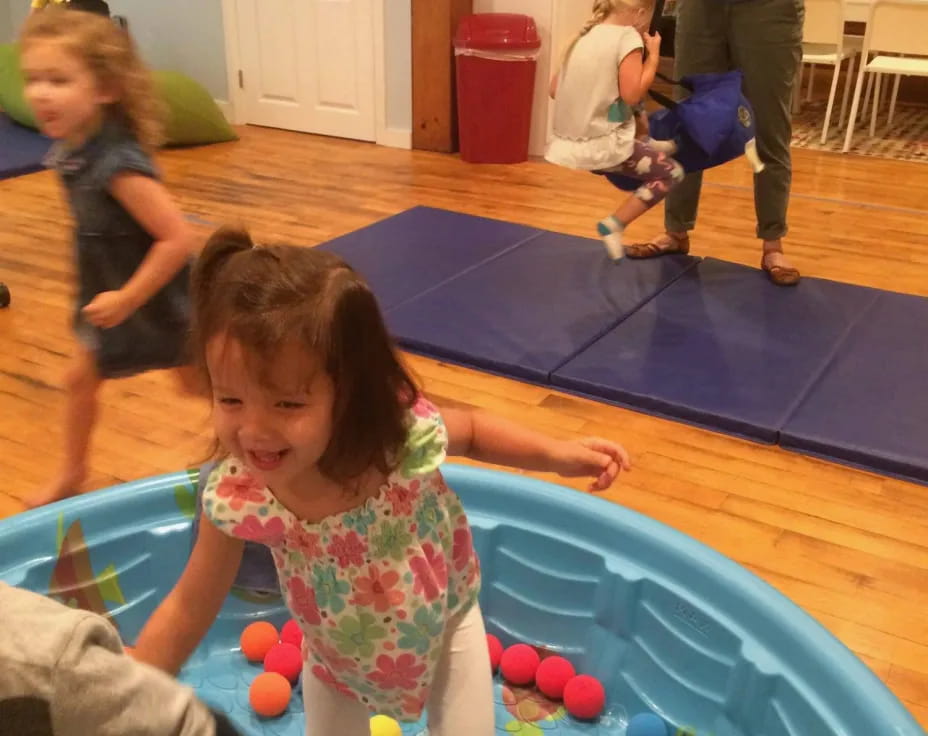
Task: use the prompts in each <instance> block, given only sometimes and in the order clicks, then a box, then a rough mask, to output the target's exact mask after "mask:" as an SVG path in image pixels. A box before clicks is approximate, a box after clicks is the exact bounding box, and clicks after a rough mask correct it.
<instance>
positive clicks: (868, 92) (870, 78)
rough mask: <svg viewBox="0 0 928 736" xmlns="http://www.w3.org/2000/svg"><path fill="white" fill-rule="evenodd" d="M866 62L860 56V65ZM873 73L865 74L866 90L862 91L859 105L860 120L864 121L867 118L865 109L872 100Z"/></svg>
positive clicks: (867, 108) (868, 107)
mask: <svg viewBox="0 0 928 736" xmlns="http://www.w3.org/2000/svg"><path fill="white" fill-rule="evenodd" d="M866 63H867V60H866V59H863V58H861V60H860V65H861V66H865V65H866ZM875 76H876V75H875V74H868V75H867V90H866V91H865V92H864V104H863V105H861V109H860V122H862V123H863V122H865V121H866V120H867V110H869V109H870V103H871V102H872V101H873V78H874V77H875Z"/></svg>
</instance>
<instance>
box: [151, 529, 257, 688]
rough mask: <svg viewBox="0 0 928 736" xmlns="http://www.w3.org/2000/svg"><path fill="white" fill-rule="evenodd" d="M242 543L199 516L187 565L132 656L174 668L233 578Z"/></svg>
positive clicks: (201, 631) (208, 622)
mask: <svg viewBox="0 0 928 736" xmlns="http://www.w3.org/2000/svg"><path fill="white" fill-rule="evenodd" d="M244 546H245V543H244V542H243V541H242V540H240V539H234V538H232V537H229V536H227V535H226V534H223V533H222V532H221V531H219V530H218V529H217V528H216V527H215V526H214V525H213V523H212V522H211V521H210V520H209V519H208V518H207V517H206V516H205V515H201V517H200V527H199V532H198V535H197V541H196V544H194V546H193V552H191V554H190V560H189V561H188V562H187V567H186V568H184V572H183V574H182V575H181V576H180V580H178V581H177V584H176V585H175V586H174V588H173V590H171V592H170V593H168V596H167V598H165V599H164V602H162V604H161V605H160V606H158V608H157V609H156V610H155V612H154V613H153V614H152V616H151V618H150V619H149V620H148V623H146V624H145V628H143V629H142V633H141V634H139V638H138V642H137V643H136V646H135V649H134V650H133V656H134V657H135V658H136V659H138V660H140V661H142V662H147V663H148V664H151V665H154V666H155V667H158V668H160V669H162V670H165V671H166V672H169V673H171V674H176V673H177V671H178V670H179V669H180V668H181V665H183V663H184V662H185V661H187V658H188V657H189V656H190V655H191V653H192V652H193V650H194V649H196V647H197V645H198V644H199V643H200V641H201V640H202V639H203V637H204V636H205V635H206V632H207V630H208V629H209V627H210V626H211V625H212V623H213V621H214V620H215V619H216V616H217V615H218V613H219V609H220V608H221V607H222V604H223V601H225V598H226V595H227V594H228V592H229V589H230V588H231V587H232V583H233V582H234V581H235V575H236V573H237V572H238V568H239V565H240V564H241V561H242V550H243V549H244Z"/></svg>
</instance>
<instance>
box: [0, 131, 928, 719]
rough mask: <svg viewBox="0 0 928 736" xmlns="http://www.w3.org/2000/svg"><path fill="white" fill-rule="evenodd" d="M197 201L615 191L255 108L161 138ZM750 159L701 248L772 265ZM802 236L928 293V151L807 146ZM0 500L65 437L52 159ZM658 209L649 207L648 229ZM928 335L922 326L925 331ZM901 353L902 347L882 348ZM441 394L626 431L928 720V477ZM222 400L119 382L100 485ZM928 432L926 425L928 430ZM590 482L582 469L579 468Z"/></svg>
mask: <svg viewBox="0 0 928 736" xmlns="http://www.w3.org/2000/svg"><path fill="white" fill-rule="evenodd" d="M161 162H162V164H163V166H164V168H165V171H166V175H167V180H168V183H169V186H170V187H171V189H172V191H173V192H174V193H175V194H176V196H177V197H178V199H179V200H180V202H181V204H182V206H183V208H184V210H185V211H186V212H188V213H190V215H191V216H193V217H194V219H196V220H197V221H198V222H200V223H201V225H200V227H199V231H201V232H202V233H204V234H205V233H208V232H209V230H210V227H209V226H210V225H211V224H213V223H216V224H218V223H241V224H245V225H247V226H249V227H250V228H251V229H252V230H253V232H254V234H255V235H256V236H257V237H258V238H259V239H261V240H264V241H282V242H287V243H296V244H304V245H315V244H317V243H320V242H322V241H325V240H327V239H330V238H332V237H334V236H337V235H341V234H343V233H346V232H349V231H351V230H354V229H356V228H359V227H361V226H363V225H367V224H369V223H371V222H374V221H376V220H378V219H380V218H382V217H385V216H387V215H391V214H394V213H396V212H398V211H401V210H403V209H405V208H407V207H410V206H413V205H417V204H426V205H434V206H439V207H447V208H451V209H456V210H459V211H463V212H468V213H472V214H477V215H488V216H493V217H499V218H504V219H507V220H512V221H515V222H519V223H524V224H528V225H533V226H537V227H541V228H547V229H551V230H557V231H562V232H567V233H573V234H579V235H591V234H592V232H591V231H592V225H593V223H594V222H595V221H596V220H597V219H598V218H600V217H602V216H603V214H605V213H606V212H607V211H608V210H610V209H611V208H612V206H613V200H612V197H613V193H612V190H610V188H609V187H608V186H607V185H605V183H604V182H602V181H599V180H598V179H597V178H596V177H592V176H588V175H583V174H579V173H574V172H569V171H563V170H559V169H556V168H555V167H553V166H549V165H547V164H544V163H541V162H533V163H529V164H524V165H520V166H484V167H475V166H470V165H467V164H463V163H461V162H460V161H459V160H457V159H456V158H455V157H452V156H444V155H439V154H427V153H418V152H415V153H414V152H406V151H398V150H392V149H387V148H379V147H376V146H373V145H367V144H359V143H353V142H347V141H339V140H334V139H326V138H316V137H311V136H304V135H299V134H294V133H287V132H283V131H273V130H264V129H257V128H247V129H244V130H243V131H242V140H241V142H239V143H236V144H224V145H220V146H214V147H206V148H197V149H190V150H179V151H171V152H167V153H165V154H164V155H163V157H162V160H161ZM750 183H751V178H750V174H749V172H748V170H747V166H746V165H745V164H744V163H743V162H736V163H732V164H729V165H728V166H726V167H724V168H723V169H720V170H717V171H715V172H712V175H711V176H710V177H709V182H708V183H707V185H706V187H705V190H704V194H703V198H702V208H701V209H702V212H701V215H700V227H699V230H698V231H697V232H696V239H695V240H694V248H695V252H696V253H698V254H700V255H711V256H715V257H718V258H723V259H727V260H731V261H737V262H742V263H747V264H750V265H757V262H758V260H759V256H760V253H759V248H758V244H757V241H755V240H754V239H753V208H752V194H751V190H750ZM793 192H794V197H793V200H792V208H791V218H790V219H791V223H792V232H791V234H790V237H789V240H788V247H789V253H790V255H792V256H793V258H794V260H795V262H796V264H797V265H798V266H799V267H800V268H801V269H802V271H803V272H804V273H805V274H807V275H810V276H821V277H826V278H831V279H836V280H840V281H848V282H853V283H857V284H866V285H870V286H875V287H880V288H884V289H893V290H897V291H904V292H909V293H914V294H922V295H928V211H926V208H928V167H926V166H924V165H923V164H917V163H909V164H906V163H899V162H892V161H883V160H874V159H865V158H862V157H842V156H840V155H830V154H820V153H814V152H808V151H796V152H795V172H794V182H793ZM0 203H2V211H3V227H2V230H0V245H2V247H0V278H2V280H3V281H5V282H6V283H7V284H8V285H9V286H10V288H11V290H12V293H13V305H12V308H10V309H8V310H4V311H3V312H0V457H2V458H3V464H4V468H5V471H6V477H5V484H4V486H3V487H2V492H0V516H5V515H10V514H15V513H17V512H19V511H20V510H22V508H23V506H22V504H21V502H20V499H21V498H24V497H26V496H27V495H28V494H30V493H31V492H32V491H33V490H34V489H35V488H36V487H37V486H38V485H39V484H40V483H41V482H42V481H43V480H44V479H45V478H46V477H47V476H48V475H49V473H50V470H51V468H52V467H53V466H54V465H55V464H56V463H57V462H58V459H59V456H60V439H59V431H58V422H59V420H58V417H59V415H60V412H61V408H62V401H63V394H62V391H61V376H62V371H63V368H64V366H65V364H66V362H67V359H68V356H69V354H70V353H71V350H72V340H71V336H70V334H69V330H68V320H69V314H70V304H71V302H70V296H69V295H70V292H71V252H70V247H69V243H68V213H67V210H66V208H65V206H64V205H63V204H62V202H61V198H60V193H59V190H58V186H57V183H56V181H55V179H54V176H53V174H51V173H40V174H34V175H32V176H27V177H22V178H18V179H12V180H7V181H2V182H0ZM658 226H659V215H658V214H656V213H652V214H650V215H648V216H647V217H646V219H644V220H643V221H642V223H641V224H640V225H635V226H634V230H633V231H631V232H630V235H631V236H632V237H637V236H647V235H649V234H651V233H653V232H655V231H656V229H657V228H658ZM912 337H913V339H916V340H922V339H925V336H924V335H913V336H912ZM887 358H888V359H891V356H887ZM411 362H412V365H413V367H414V369H415V370H416V371H417V372H418V374H419V375H420V377H421V378H422V379H423V381H424V383H425V386H426V389H427V390H429V391H430V392H431V393H432V394H433V395H435V396H437V397H439V398H444V399H447V400H452V401H462V402H467V403H470V404H473V405H478V406H482V407H487V408H489V409H492V410H494V411H497V412H499V413H501V414H503V415H506V416H508V417H511V418H513V419H516V420H520V421H523V422H527V423H529V424H531V425H533V426H535V427H538V428H541V429H544V430H548V431H550V432H552V433H554V434H556V435H559V436H573V435H581V434H587V433H596V434H601V435H604V436H607V437H610V438H613V439H616V440H619V441H621V442H623V443H624V444H625V445H626V446H627V447H628V448H629V450H630V451H631V453H632V455H633V459H634V470H633V471H632V472H631V473H629V474H628V475H627V476H626V477H624V478H623V479H622V482H621V483H620V484H619V485H618V486H617V487H616V488H614V489H613V490H611V491H610V492H609V494H608V497H609V498H610V499H612V500H614V501H615V502H617V503H621V504H624V505H626V506H628V507H630V508H632V509H635V510H637V511H640V512H643V513H645V514H648V515H649V516H652V517H654V518H656V519H658V520H660V521H662V522H664V523H666V524H669V525H671V526H673V527H675V528H677V529H679V530H681V531H683V532H685V533H687V534H690V535H692V536H693V537H696V538H697V539H699V540H701V541H703V542H705V543H706V544H708V545H710V546H712V547H714V548H715V549H717V550H719V551H720V552H722V553H724V554H726V555H729V556H731V557H732V558H734V559H735V560H737V561H739V562H740V563H742V564H743V565H744V566H746V567H747V568H748V569H750V570H752V571H753V572H755V573H757V574H758V575H760V576H761V577H762V578H764V579H765V580H767V581H768V582H769V583H771V584H772V585H774V586H775V587H777V588H778V589H779V590H781V591H782V592H783V593H785V594H786V595H787V596H789V597H790V598H792V599H793V600H794V601H796V602H797V603H798V604H799V605H800V606H802V607H803V608H805V609H806V610H807V611H808V612H810V613H811V614H812V615H813V616H815V617H816V618H817V619H818V620H819V621H820V622H821V623H822V624H824V625H825V626H826V627H827V628H828V629H830V630H831V631H832V632H833V633H834V634H835V635H837V636H838V637H839V638H840V639H841V640H842V641H843V642H845V643H846V644H847V646H849V647H850V648H851V649H853V650H854V651H855V652H856V653H857V654H859V655H860V656H861V657H862V658H863V659H864V661H866V662H867V663H868V664H869V665H870V666H871V667H872V668H873V670H874V671H875V672H876V673H877V675H878V676H879V677H881V678H882V679H883V681H884V682H886V683H887V685H888V686H889V687H890V688H891V689H892V690H893V691H894V692H895V693H896V694H897V695H898V696H899V697H900V698H901V699H902V700H903V701H904V702H905V703H906V704H907V706H908V707H909V708H910V709H911V711H912V713H914V714H915V716H916V717H917V718H918V719H919V720H920V721H921V723H922V724H923V725H925V726H928V615H926V613H925V611H926V609H928V489H926V488H924V487H921V486H916V485H912V484H909V483H905V482H902V481H898V480H893V479H889V478H883V477H880V476H877V475H871V474H868V473H864V472H860V471H856V470H850V469H847V468H844V467H840V466H837V465H832V464H829V463H826V462H821V461H817V460H812V459H808V458H804V457H801V456H798V455H794V454H790V453H788V452H785V451H782V450H780V449H777V448H773V447H766V446H761V445H757V444H752V443H750V442H746V441H743V440H739V439H734V438H731V437H727V436H722V435H717V434H713V433H710V432H707V431H702V430H699V429H694V428H691V427H688V426H684V425H681V424H675V423H673V422H668V421H663V420H661V419H655V418H653V417H649V416H645V415H641V414H636V413H633V412H630V411H625V410H622V409H618V408H613V407H610V406H606V405H604V404H598V403H594V402H591V401H586V400H583V399H579V398H574V397H571V396H567V395H564V394H559V393H557V392H555V391H551V390H549V389H545V388H538V387H535V386H530V385H525V384H521V383H517V382H514V381H510V380H507V379H503V378H497V377H494V376H490V375H486V374H482V373H477V372H474V371H470V370H465V369H462V368H458V367H454V366H448V365H443V364H440V363H436V362H434V361H430V360H424V359H419V358H414V359H411ZM208 436H209V425H208V415H207V411H206V407H205V406H203V405H200V404H198V403H196V402H192V401H190V400H183V399H181V398H179V397H177V396H176V395H175V393H174V388H173V383H172V382H171V380H170V379H169V378H168V377H167V376H165V375H163V374H148V375H145V376H140V377H136V378H132V379H127V380H124V381H118V382H113V383H111V384H110V385H109V386H107V387H106V389H105V391H104V410H103V414H102V420H101V425H100V429H99V431H98V433H97V435H96V441H95V448H94V452H93V458H92V470H93V472H92V477H91V479H90V482H89V484H88V488H99V487H102V486H107V485H110V484H112V483H115V482H117V481H124V480H131V479H135V478H139V477H142V476H147V475H151V474H154V473H161V472H166V471H170V470H175V469H178V468H181V467H183V466H185V465H187V464H189V463H195V462H197V461H199V460H200V459H202V458H203V456H204V453H205V452H206V449H207V443H206V439H207V437H208ZM926 439H928V428H926ZM577 486H578V487H579V484H577Z"/></svg>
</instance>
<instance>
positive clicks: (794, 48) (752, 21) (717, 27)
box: [664, 0, 804, 240]
mask: <svg viewBox="0 0 928 736" xmlns="http://www.w3.org/2000/svg"><path fill="white" fill-rule="evenodd" d="M803 16H804V6H803V0H741V1H740V2H730V1H729V0H680V3H679V6H678V8H677V30H676V50H675V56H676V58H675V71H674V73H675V74H676V76H677V78H679V77H682V76H685V75H687V74H704V73H709V72H726V71H729V70H731V69H740V70H741V72H742V73H743V74H744V93H745V96H746V97H747V98H748V100H750V102H751V106H752V107H753V108H754V119H755V121H756V125H757V152H758V154H759V155H760V158H761V160H762V161H763V162H764V164H766V168H765V169H764V171H763V172H761V173H760V174H757V175H755V177H754V209H755V212H756V213H757V237H758V238H762V239H764V240H776V239H777V238H781V237H783V236H784V235H786V210H787V207H788V205H789V190H790V180H791V178H792V168H791V164H790V150H789V145H790V139H791V138H792V122H791V119H790V104H791V98H792V93H793V85H794V84H795V80H796V71H797V69H798V67H799V63H800V59H801V58H802V21H803ZM701 187H702V172H693V173H692V174H688V175H687V176H686V178H685V179H684V180H683V182H681V183H680V184H679V185H678V186H677V187H676V188H674V189H673V190H672V191H671V192H670V195H669V196H668V197H667V202H666V208H665V214H664V221H665V226H666V228H667V230H669V231H670V232H683V231H687V230H692V229H693V228H694V227H695V226H696V212H697V210H698V208H699V192H700V188H701Z"/></svg>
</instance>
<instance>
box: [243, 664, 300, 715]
mask: <svg viewBox="0 0 928 736" xmlns="http://www.w3.org/2000/svg"><path fill="white" fill-rule="evenodd" d="M291 693H292V688H291V687H290V683H289V682H287V678H286V677H284V676H283V675H279V674H277V673H276V672H264V673H262V674H260V675H258V676H257V677H256V678H255V680H254V682H252V683H251V687H250V688H249V689H248V702H249V703H251V707H252V708H254V709H255V713H257V714H258V715H259V716H264V717H265V718H276V717H277V716H279V715H280V714H281V713H283V712H284V711H285V710H287V706H288V705H289V704H290V695H291Z"/></svg>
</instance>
